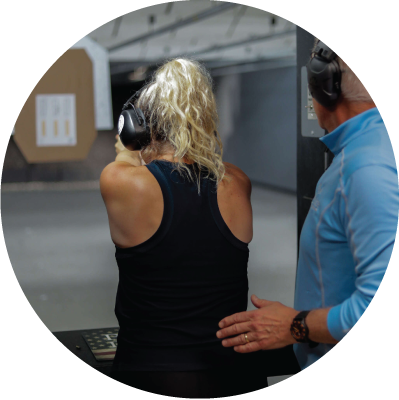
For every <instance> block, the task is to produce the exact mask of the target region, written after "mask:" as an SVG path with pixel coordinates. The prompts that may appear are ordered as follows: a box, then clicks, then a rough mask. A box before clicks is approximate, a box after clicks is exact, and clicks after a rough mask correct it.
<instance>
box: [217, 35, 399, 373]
mask: <svg viewBox="0 0 399 400" xmlns="http://www.w3.org/2000/svg"><path fill="white" fill-rule="evenodd" d="M313 57H314V60H313V59H312V60H311V61H310V62H309V64H308V78H309V88H310V91H311V93H312V96H313V104H314V109H315V112H316V114H317V117H318V121H319V124H320V126H321V127H322V128H324V129H325V130H327V132H328V134H327V135H326V136H324V137H323V138H321V139H320V140H321V141H322V142H323V143H324V144H325V145H326V146H327V147H328V148H329V149H330V150H331V152H332V153H333V154H334V160H333V163H332V164H331V166H330V167H329V168H328V169H327V170H326V171H325V173H324V174H323V176H322V177H321V178H320V180H319V182H318V184H317V187H316V194H315V197H314V199H313V201H312V204H311V208H310V210H309V213H308V215H307V217H306V220H305V223H304V226H303V228H302V232H301V238H300V247H299V260H298V270H297V284H296V292H295V305H294V308H290V307H286V306H284V305H283V304H281V303H278V302H272V301H268V300H261V299H258V298H257V297H256V296H254V295H253V296H252V298H251V299H252V302H253V304H254V305H255V306H256V307H257V308H258V310H254V311H247V312H243V313H238V314H234V315H232V316H230V317H227V318H225V319H223V320H222V321H221V322H220V323H219V326H220V328H221V330H220V331H218V332H217V336H218V337H219V338H222V339H224V340H223V341H222V344H223V346H227V347H231V346H234V349H235V350H236V351H237V352H240V353H247V352H252V351H257V350H262V349H263V350H266V349H275V348H281V347H284V346H287V345H289V344H295V345H294V351H295V354H296V357H297V359H298V362H299V364H300V366H301V368H306V367H307V366H309V365H310V364H312V363H313V362H315V361H317V360H318V359H319V358H320V357H322V356H323V355H324V354H325V353H327V352H328V351H329V350H330V349H331V348H332V347H333V346H334V344H336V343H337V342H338V341H340V340H341V339H342V338H343V337H344V336H345V334H346V333H347V332H348V331H349V330H350V329H351V328H352V327H353V325H354V324H355V323H356V322H357V321H358V320H359V318H360V317H361V315H362V314H363V312H364V311H365V309H366V308H367V306H368V305H369V304H370V301H371V300H372V299H373V297H374V294H375V292H376V291H377V289H378V287H379V285H380V283H381V280H382V278H383V276H384V273H385V270H386V268H387V266H388V262H389V259H390V257H391V253H392V249H393V245H394V241H395V235H396V229H397V223H398V209H399V191H398V176H397V169H396V164H395V158H394V154H393V150H392V146H391V143H390V140H389V137H388V133H387V131H386V128H385V126H384V123H383V121H382V118H381V116H380V114H379V112H378V110H377V108H376V107H375V104H374V102H373V101H372V99H371V97H370V96H369V94H368V92H367V91H366V89H365V88H364V86H363V85H362V83H361V82H360V81H359V79H358V78H357V77H356V75H355V74H354V73H353V72H352V71H351V70H350V68H349V67H348V66H347V65H346V64H345V63H344V62H343V61H342V60H341V59H340V58H339V57H337V55H336V54H335V53H334V52H332V51H331V50H330V49H329V48H328V47H327V46H326V45H324V44H323V43H321V42H320V43H317V44H316V45H315V48H314V50H313ZM312 68H313V69H312ZM320 82H322V83H320Z"/></svg>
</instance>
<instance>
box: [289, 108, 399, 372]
mask: <svg viewBox="0 0 399 400" xmlns="http://www.w3.org/2000/svg"><path fill="white" fill-rule="evenodd" d="M320 140H321V141H322V142H323V143H324V144H325V145H326V146H328V148H329V149H330V150H331V151H332V152H333V153H334V156H335V157H334V160H333V163H332V164H331V166H330V167H329V168H328V169H327V171H326V172H325V173H324V174H323V176H322V177H321V178H320V180H319V182H318V184H317V187H316V194H315V197H314V199H313V201H312V204H311V208H310V211H309V213H308V215H307V217H306V220H305V223H304V225H303V229H302V233H301V238H300V248H299V260H298V271H297V282H296V292H295V309H296V310H299V311H302V310H312V309H315V308H325V307H332V308H331V310H330V311H329V313H328V318H327V325H328V330H329V331H330V333H331V335H332V336H333V337H334V338H335V339H336V340H340V339H342V338H343V337H344V336H345V334H346V333H347V332H348V331H349V330H350V329H351V328H352V326H353V325H354V324H355V323H356V322H357V321H358V319H359V318H360V317H361V315H362V314H363V312H364V311H365V309H366V308H367V306H368V305H369V303H370V301H371V300H372V298H373V296H374V294H375V292H376V290H377V289H378V287H379V285H380V282H381V280H382V278H383V276H384V273H385V270H386V268H387V266H388V262H389V259H390V257H391V253H392V249H393V245H394V240H395V235H396V228H397V224H398V209H399V190H398V176H397V169H396V164H395V158H394V154H393V150H392V145H391V142H390V140H389V137H388V132H387V130H386V128H385V125H384V123H383V121H382V118H381V116H380V114H379V112H378V110H377V108H372V109H370V110H368V111H366V112H363V113H362V114H359V115H357V116H356V117H354V118H351V119H350V120H348V121H346V122H344V123H343V124H342V125H340V126H339V127H338V128H336V129H335V130H334V131H332V132H331V133H329V134H328V135H326V136H324V137H323V138H321V139H320ZM332 347H333V345H326V344H319V345H318V346H317V347H315V348H313V349H311V348H310V347H309V346H308V345H307V344H296V345H294V350H295V354H296V356H297V359H298V362H299V364H300V366H301V368H306V367H307V366H309V365H310V364H312V363H313V362H315V361H317V360H318V359H319V358H320V357H322V356H323V355H324V354H325V353H327V352H328V351H329V350H330V349H331V348H332Z"/></svg>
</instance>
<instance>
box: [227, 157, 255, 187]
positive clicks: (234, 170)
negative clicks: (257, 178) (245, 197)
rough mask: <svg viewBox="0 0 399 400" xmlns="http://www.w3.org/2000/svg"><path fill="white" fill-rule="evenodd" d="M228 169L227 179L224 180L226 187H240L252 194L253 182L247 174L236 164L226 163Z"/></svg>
mask: <svg viewBox="0 0 399 400" xmlns="http://www.w3.org/2000/svg"><path fill="white" fill-rule="evenodd" d="M223 164H224V166H225V168H226V177H227V179H225V180H223V184H224V185H229V184H231V183H232V187H234V188H236V187H239V188H240V189H241V190H244V191H246V192H249V193H251V188H252V185H251V180H250V179H249V178H248V176H247V175H246V174H245V172H244V171H243V170H242V169H241V168H239V167H237V166H236V165H234V164H231V163H228V162H224V163H223Z"/></svg>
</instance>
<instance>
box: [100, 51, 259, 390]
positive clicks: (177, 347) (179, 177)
mask: <svg viewBox="0 0 399 400" xmlns="http://www.w3.org/2000/svg"><path fill="white" fill-rule="evenodd" d="M136 106H138V107H139V108H140V109H141V110H142V111H143V112H144V116H145V118H146V121H147V124H148V125H149V126H150V131H151V143H150V144H149V145H148V146H147V147H145V148H144V149H143V150H142V151H141V152H139V151H133V152H130V151H127V150H126V149H124V147H123V146H122V144H121V143H120V141H118V143H117V144H116V151H117V156H116V160H115V162H113V163H111V164H110V165H108V166H107V167H106V168H105V169H104V171H103V173H102V175H101V180H100V183H101V193H102V196H103V199H104V202H105V205H106V208H107V212H108V218H109V225H110V231H111V237H112V240H113V242H114V243H115V245H116V260H117V264H118V268H119V286H118V292H117V298H116V306H115V313H116V316H117V318H118V321H119V325H120V331H119V336H118V349H117V353H116V356H115V360H114V367H113V369H114V377H115V379H117V380H119V381H121V382H124V383H126V384H129V385H131V386H133V387H136V388H139V389H142V390H146V391H149V392H153V393H158V394H163V395H169V396H175V397H194V398H207V397H221V396H229V395H235V394H240V393H245V392H250V391H253V390H257V389H260V388H263V387H266V386H267V377H266V376H263V374H262V372H261V370H262V368H259V366H258V365H257V363H258V359H259V354H257V353H255V354H245V355H244V354H239V353H237V352H235V351H234V349H231V348H225V347H223V346H222V344H221V340H220V339H218V338H217V337H216V332H217V330H218V322H219V321H220V320H221V319H222V318H224V317H225V316H226V315H230V314H234V313H237V312H240V311H245V310H246V308H247V295H248V280H247V263H248V254H249V253H248V243H249V242H250V241H251V239H252V209H251V203H250V195H251V183H250V181H249V179H248V177H247V176H246V175H245V174H244V173H243V172H242V171H241V170H240V169H239V168H237V167H235V166H233V165H231V164H227V163H223V162H222V143H221V141H220V137H219V134H218V131H217V119H218V116H217V111H216V103H215V99H214V95H213V92H212V81H211V78H210V76H209V73H208V72H207V71H206V70H205V69H204V68H203V67H202V66H201V65H200V64H199V63H197V62H194V61H190V60H186V59H176V60H173V61H170V62H167V63H166V64H164V65H163V66H162V67H160V68H159V69H158V70H157V71H156V73H155V74H154V77H153V80H152V81H151V82H150V83H149V84H148V85H147V86H146V87H145V88H144V90H143V91H142V92H141V94H140V96H139V98H138V100H137V102H136ZM143 160H144V162H145V163H144V162H143ZM144 164H145V165H144Z"/></svg>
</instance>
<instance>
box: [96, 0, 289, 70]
mask: <svg viewBox="0 0 399 400" xmlns="http://www.w3.org/2000/svg"><path fill="white" fill-rule="evenodd" d="M89 36H90V37H91V38H92V39H94V40H95V41H97V42H98V43H99V44H101V45H102V46H104V47H105V48H107V49H108V50H109V56H110V61H111V73H112V74H121V73H126V72H128V71H129V70H130V71H132V70H133V69H136V68H138V67H139V66H141V65H144V66H150V65H155V64H159V63H160V62H162V61H163V60H165V59H168V58H173V57H177V56H189V57H190V58H195V59H199V60H201V61H203V62H205V63H206V64H207V66H208V67H210V68H213V67H219V68H220V67H223V66H224V67H225V66H229V65H237V64H238V65H240V64H241V65H242V64H249V63H259V62H262V63H263V64H264V62H265V60H272V61H273V62H276V60H285V61H286V60H293V59H294V56H295V52H296V40H295V25H294V24H292V23H290V22H289V21H287V20H285V19H283V18H280V17H278V16H274V15H272V14H269V13H267V12H265V11H262V10H259V9H256V8H252V7H247V6H242V5H240V4H234V3H227V2H220V1H218V2H215V1H208V0H191V1H179V2H173V3H164V4H159V5H156V6H152V7H147V8H143V9H140V10H138V11H135V12H132V13H129V14H125V15H123V16H121V17H119V18H117V19H115V20H113V21H110V22H108V23H107V24H105V25H103V26H101V27H99V28H98V29H96V30H95V31H93V32H91V33H90V34H89Z"/></svg>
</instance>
